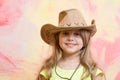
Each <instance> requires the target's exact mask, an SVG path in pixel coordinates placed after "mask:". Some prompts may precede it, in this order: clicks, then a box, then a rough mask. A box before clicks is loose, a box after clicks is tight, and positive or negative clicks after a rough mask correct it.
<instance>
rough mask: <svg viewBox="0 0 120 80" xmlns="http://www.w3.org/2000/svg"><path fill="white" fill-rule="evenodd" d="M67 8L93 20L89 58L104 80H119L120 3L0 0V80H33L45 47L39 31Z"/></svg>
mask: <svg viewBox="0 0 120 80" xmlns="http://www.w3.org/2000/svg"><path fill="white" fill-rule="evenodd" d="M70 8H77V9H79V10H81V12H82V13H83V15H84V17H85V19H86V21H87V23H88V24H90V21H91V20H92V19H95V20H96V25H97V33H96V35H95V36H94V37H93V39H92V50H93V57H94V59H95V61H96V62H97V63H98V65H99V66H101V68H102V69H103V70H104V71H105V74H106V77H107V79H108V80H120V0H0V80H35V77H36V74H37V72H38V71H39V66H40V65H41V64H42V63H41V61H42V58H43V57H45V56H46V55H47V54H44V52H45V51H46V50H47V47H48V46H47V44H45V43H44V42H43V41H42V40H41V38H40V32H39V31H40V28H41V26H42V25H43V24H45V23H52V24H54V25H57V22H58V13H59V12H60V11H61V10H65V9H70Z"/></svg>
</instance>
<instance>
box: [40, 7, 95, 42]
mask: <svg viewBox="0 0 120 80" xmlns="http://www.w3.org/2000/svg"><path fill="white" fill-rule="evenodd" d="M73 29H82V30H83V29H84V30H87V31H89V32H90V34H91V37H92V36H93V35H94V34H95V32H96V25H95V21H94V20H92V21H91V25H87V24H86V22H85V20H84V18H83V16H82V14H81V13H80V11H78V10H76V9H70V10H65V11H62V12H60V14H59V24H58V26H55V25H52V24H45V25H43V26H42V28H41V31H40V32H41V37H42V39H43V40H44V41H45V42H46V43H47V44H51V43H54V42H55V41H54V40H55V39H54V38H55V37H54V35H55V34H56V33H58V32H60V31H66V30H73Z"/></svg>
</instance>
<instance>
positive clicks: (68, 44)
mask: <svg viewBox="0 0 120 80" xmlns="http://www.w3.org/2000/svg"><path fill="white" fill-rule="evenodd" d="M66 45H67V46H68V47H73V46H75V45H76V44H73V43H66Z"/></svg>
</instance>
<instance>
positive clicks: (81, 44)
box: [78, 40, 83, 49]
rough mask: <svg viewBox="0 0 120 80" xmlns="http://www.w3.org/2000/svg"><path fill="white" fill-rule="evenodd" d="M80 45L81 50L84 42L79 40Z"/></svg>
mask: <svg viewBox="0 0 120 80" xmlns="http://www.w3.org/2000/svg"><path fill="white" fill-rule="evenodd" d="M78 44H79V47H80V49H81V48H82V47H83V41H82V40H79V41H78Z"/></svg>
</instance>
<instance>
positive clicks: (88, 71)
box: [42, 30, 98, 80]
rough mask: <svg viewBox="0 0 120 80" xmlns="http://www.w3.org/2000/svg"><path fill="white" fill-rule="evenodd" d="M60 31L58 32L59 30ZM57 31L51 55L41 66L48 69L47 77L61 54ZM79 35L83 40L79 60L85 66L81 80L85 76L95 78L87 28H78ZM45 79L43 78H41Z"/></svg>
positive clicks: (94, 64)
mask: <svg viewBox="0 0 120 80" xmlns="http://www.w3.org/2000/svg"><path fill="white" fill-rule="evenodd" d="M59 33H60V32H59ZM59 33H56V34H55V35H54V36H55V43H54V44H53V46H51V47H53V55H52V56H51V58H50V59H48V60H47V61H46V62H47V63H46V65H45V66H44V67H43V69H46V70H47V71H48V75H49V78H50V77H51V74H52V68H53V67H54V66H55V65H56V64H57V62H58V61H59V59H60V57H61V55H62V49H61V48H60V46H59V44H58V43H59ZM80 35H81V37H82V40H83V47H82V49H81V51H82V53H81V54H80V61H81V64H82V65H83V66H84V67H85V70H84V72H83V74H82V77H81V80H85V78H86V77H88V76H91V80H96V79H95V76H96V75H95V74H96V70H97V68H98V67H97V65H96V63H95V62H94V60H93V58H92V56H91V51H90V39H91V37H90V35H91V34H90V32H89V31H87V30H80ZM42 80H45V79H42Z"/></svg>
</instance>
